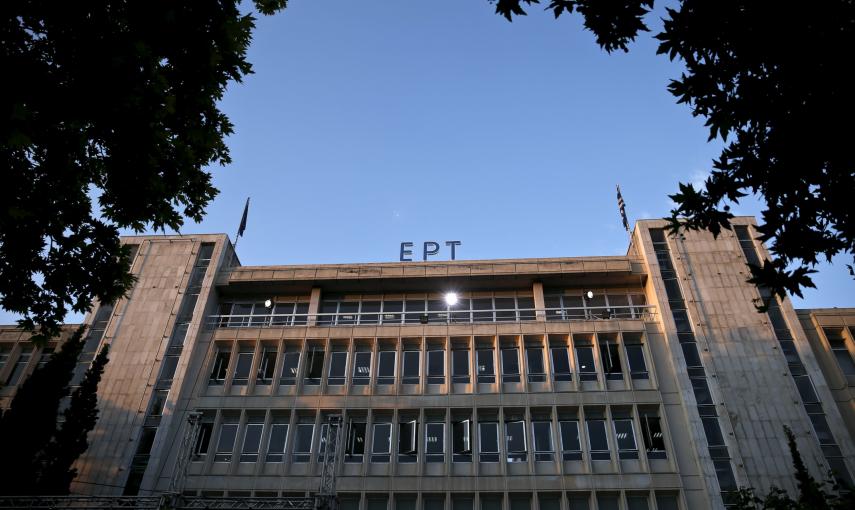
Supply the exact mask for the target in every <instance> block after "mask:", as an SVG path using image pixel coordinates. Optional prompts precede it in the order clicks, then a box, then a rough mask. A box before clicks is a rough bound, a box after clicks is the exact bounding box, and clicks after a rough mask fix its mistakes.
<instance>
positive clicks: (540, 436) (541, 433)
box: [531, 421, 555, 462]
mask: <svg viewBox="0 0 855 510" xmlns="http://www.w3.org/2000/svg"><path fill="white" fill-rule="evenodd" d="M531 434H532V436H534V460H536V461H539V462H547V461H549V462H551V461H552V460H553V458H554V457H553V453H554V452H555V450H554V449H553V447H552V423H551V422H548V421H534V422H532V423H531Z"/></svg>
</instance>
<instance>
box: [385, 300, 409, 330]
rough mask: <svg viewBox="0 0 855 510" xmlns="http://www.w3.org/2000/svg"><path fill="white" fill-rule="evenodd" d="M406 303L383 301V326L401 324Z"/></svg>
mask: <svg viewBox="0 0 855 510" xmlns="http://www.w3.org/2000/svg"><path fill="white" fill-rule="evenodd" d="M403 310H404V303H403V302H401V301H383V315H382V316H381V319H382V321H383V324H400V323H401V312H402V311H403Z"/></svg>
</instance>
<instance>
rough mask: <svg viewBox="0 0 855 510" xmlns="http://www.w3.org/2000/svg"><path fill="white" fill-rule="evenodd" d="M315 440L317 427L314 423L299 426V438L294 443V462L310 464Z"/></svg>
mask: <svg viewBox="0 0 855 510" xmlns="http://www.w3.org/2000/svg"><path fill="white" fill-rule="evenodd" d="M314 439H315V425H314V424H312V423H299V424H297V437H296V439H295V441H294V456H293V461H294V462H309V455H310V454H311V453H312V441H313V440H314Z"/></svg>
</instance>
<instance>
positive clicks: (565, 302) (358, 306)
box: [215, 293, 646, 328]
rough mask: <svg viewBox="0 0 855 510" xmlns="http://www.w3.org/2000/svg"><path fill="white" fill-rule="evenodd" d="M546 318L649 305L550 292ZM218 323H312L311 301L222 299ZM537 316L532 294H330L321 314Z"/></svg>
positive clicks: (413, 318)
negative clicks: (350, 296) (416, 296)
mask: <svg viewBox="0 0 855 510" xmlns="http://www.w3.org/2000/svg"><path fill="white" fill-rule="evenodd" d="M544 299H545V303H546V318H547V320H584V319H596V318H600V319H602V318H627V319H629V318H641V317H642V314H643V313H644V312H645V310H646V307H645V305H646V300H645V298H644V295H643V294H599V293H598V294H593V297H591V298H588V297H587V296H583V295H581V294H578V295H562V294H547V295H546V296H545V297H544ZM219 313H220V315H219V316H217V318H216V320H215V324H216V325H217V326H219V327H229V328H235V327H268V326H300V325H305V324H306V323H307V318H308V313H309V304H308V303H306V302H293V301H289V302H275V303H274V302H272V301H265V302H260V301H259V302H226V303H222V304H221V305H220V312H219ZM535 318H536V314H535V306H534V298H533V297H531V296H504V297H476V298H468V297H461V298H459V299H457V301H456V302H455V303H454V304H449V303H448V302H447V300H446V299H444V298H440V297H437V298H436V299H430V298H424V297H422V298H419V299H410V298H407V299H383V298H382V297H376V298H373V299H372V298H368V299H365V298H364V299H361V300H348V299H343V298H329V297H328V298H325V299H324V300H323V301H321V303H320V305H319V308H318V313H317V315H316V324H317V325H318V326H353V325H376V324H433V323H438V324H447V323H473V322H518V321H533V320H535Z"/></svg>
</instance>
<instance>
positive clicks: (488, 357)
mask: <svg viewBox="0 0 855 510" xmlns="http://www.w3.org/2000/svg"><path fill="white" fill-rule="evenodd" d="M476 354H477V355H478V360H477V361H478V382H479V383H484V384H493V383H495V382H496V366H495V362H494V359H493V349H478V351H477V352H476Z"/></svg>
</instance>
